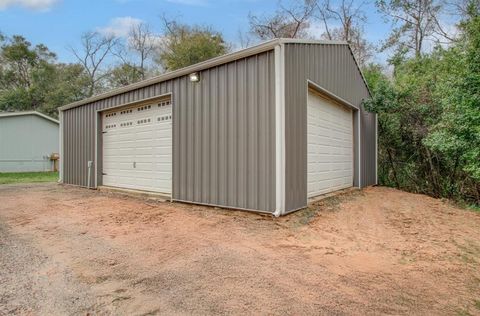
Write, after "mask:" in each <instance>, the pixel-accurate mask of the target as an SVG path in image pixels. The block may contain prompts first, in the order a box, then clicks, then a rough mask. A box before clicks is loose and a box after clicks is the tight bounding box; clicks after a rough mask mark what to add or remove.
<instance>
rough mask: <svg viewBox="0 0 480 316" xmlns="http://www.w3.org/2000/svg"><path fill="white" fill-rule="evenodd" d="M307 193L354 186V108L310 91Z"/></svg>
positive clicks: (311, 194) (322, 192)
mask: <svg viewBox="0 0 480 316" xmlns="http://www.w3.org/2000/svg"><path fill="white" fill-rule="evenodd" d="M307 115H308V120H307V121H308V122H307V123H308V127H307V134H308V136H307V139H308V140H307V142H308V167H307V171H308V173H307V181H308V185H307V188H308V197H314V196H317V195H320V194H324V193H328V192H332V191H336V190H340V189H344V188H348V187H351V186H353V116H352V115H353V113H352V110H351V109H349V108H347V107H345V106H343V105H340V104H337V103H335V102H333V101H331V100H329V99H327V98H324V97H322V96H320V95H318V94H316V93H315V92H313V91H309V93H308V105H307Z"/></svg>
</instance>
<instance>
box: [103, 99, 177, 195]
mask: <svg viewBox="0 0 480 316" xmlns="http://www.w3.org/2000/svg"><path fill="white" fill-rule="evenodd" d="M102 125H103V129H102V132H103V169H102V173H103V185H106V186H112V187H120V188H127V189H136V190H144V191H152V192H160V193H165V194H171V192H172V105H171V102H170V100H165V101H160V102H156V103H152V104H147V105H142V106H137V107H129V108H120V109H118V110H116V111H108V112H105V113H103V120H102Z"/></svg>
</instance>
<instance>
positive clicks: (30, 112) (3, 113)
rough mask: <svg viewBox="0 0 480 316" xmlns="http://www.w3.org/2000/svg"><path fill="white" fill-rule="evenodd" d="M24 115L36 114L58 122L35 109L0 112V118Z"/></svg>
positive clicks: (56, 121)
mask: <svg viewBox="0 0 480 316" xmlns="http://www.w3.org/2000/svg"><path fill="white" fill-rule="evenodd" d="M24 115H37V116H40V117H41V118H44V119H46V120H49V121H51V122H53V123H56V124H60V123H59V122H58V120H56V119H54V118H53V117H50V116H48V115H45V114H43V113H40V112H37V111H23V112H0V118H2V117H13V116H24Z"/></svg>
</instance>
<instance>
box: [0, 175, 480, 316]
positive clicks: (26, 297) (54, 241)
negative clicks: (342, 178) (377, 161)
mask: <svg viewBox="0 0 480 316" xmlns="http://www.w3.org/2000/svg"><path fill="white" fill-rule="evenodd" d="M479 232H480V214H479V213H474V212H471V211H466V210H462V209H458V208H455V207H454V206H452V205H450V204H448V203H445V202H442V201H440V200H436V199H432V198H429V197H426V196H423V195H415V194H409V193H405V192H401V191H397V190H393V189H388V188H382V187H376V188H368V189H365V190H362V191H357V192H352V193H348V194H346V195H343V196H340V197H334V198H330V199H327V200H323V201H320V202H317V203H316V204H314V205H312V206H311V207H310V208H309V209H307V210H304V211H301V212H297V213H295V214H292V215H289V216H287V217H283V218H279V219H276V218H272V217H270V216H262V215H258V214H252V213H243V212H237V211H227V210H222V209H218V208H217V209H215V208H208V207H200V206H192V205H187V204H179V203H169V202H155V201H150V200H145V199H140V198H132V197H126V196H121V195H118V194H114V193H101V192H96V191H89V190H86V189H80V188H73V187H66V186H60V185H57V184H35V185H3V186H0V314H23V315H57V314H81V315H82V314H83V315H88V314H90V315H92V314H100V315H109V314H115V315H151V314H168V315H179V314H182V315H183V314H245V313H246V314H259V313H261V314H291V315H299V314H317V315H318V314H321V315H344V314H348V315H350V314H353V315H366V314H368V315H372V314H374V315H376V314H423V315H424V314H430V315H480V269H479V268H480V265H479V263H480V234H479Z"/></svg>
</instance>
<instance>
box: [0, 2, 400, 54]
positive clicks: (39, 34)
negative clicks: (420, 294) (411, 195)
mask: <svg viewBox="0 0 480 316" xmlns="http://www.w3.org/2000/svg"><path fill="white" fill-rule="evenodd" d="M288 1H295V0H284V1H283V3H285V4H288ZM297 1H298V0H297ZM277 6H278V0H97V1H93V0H84V1H81V0H76V1H73V0H0V32H1V33H3V34H5V35H7V36H11V35H14V34H18V35H23V36H24V37H26V38H27V40H29V41H30V42H32V43H33V44H39V43H42V44H45V45H46V46H47V47H48V48H49V49H50V50H52V51H54V52H55V53H57V55H58V60H59V61H61V62H74V61H75V59H74V56H73V55H72V53H71V52H70V49H69V47H75V46H77V45H78V43H79V41H80V37H81V34H82V33H84V32H86V31H95V30H97V31H108V32H113V33H115V34H117V35H119V36H123V35H125V34H126V33H127V31H128V29H129V27H130V25H131V24H132V23H138V22H139V21H144V22H147V23H149V24H150V25H151V26H152V27H153V29H154V30H155V31H157V32H160V31H161V22H160V17H161V16H162V15H163V14H165V15H166V16H167V17H169V18H172V19H177V20H179V21H181V22H183V23H187V24H199V25H210V26H212V27H213V28H214V29H215V30H217V31H220V32H222V33H223V34H224V36H225V39H226V40H227V41H228V42H230V43H232V44H233V47H238V43H239V37H238V32H239V31H244V32H246V31H247V30H248V14H249V13H253V14H258V15H262V14H267V15H268V14H271V13H273V12H274V11H275V8H276V7H277ZM363 10H364V12H365V14H366V16H367V23H366V25H365V31H366V37H367V39H369V40H370V41H372V42H373V43H374V44H378V42H379V40H381V39H382V38H385V37H386V35H387V33H388V30H389V28H390V25H389V24H388V23H385V21H384V20H383V18H382V17H381V16H380V15H379V14H378V12H377V11H376V9H375V6H374V5H373V3H368V2H367V3H366V4H364V6H363ZM321 30H322V28H321V26H320V25H312V26H311V29H310V33H311V34H312V35H313V36H316V35H317V34H318V36H319V35H320V32H321ZM379 58H381V57H379Z"/></svg>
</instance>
